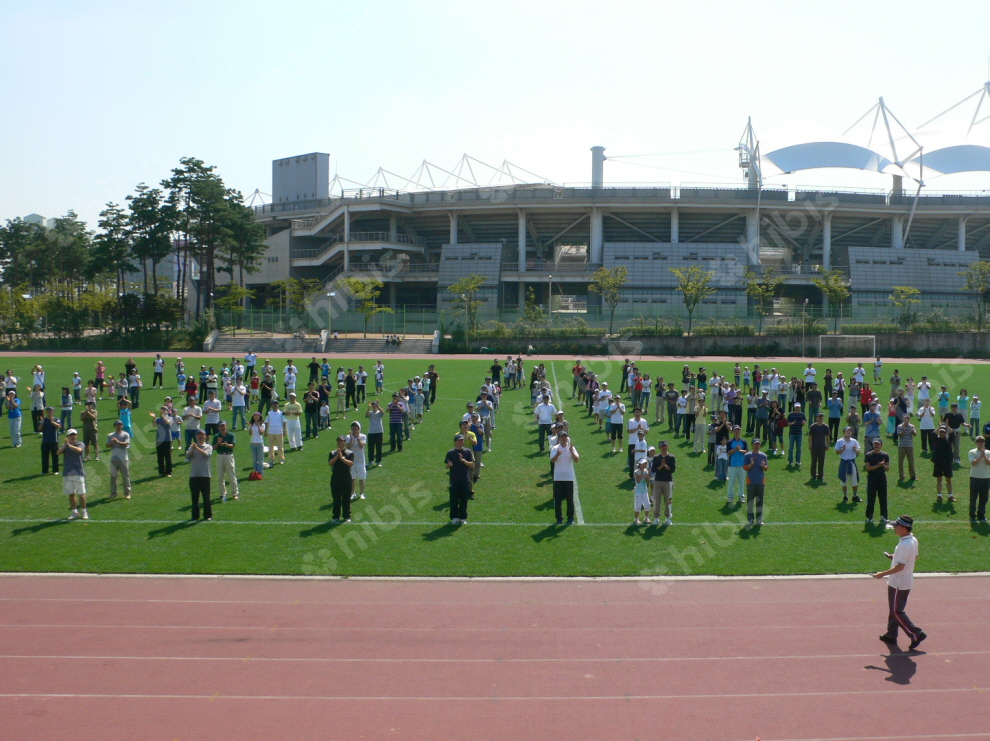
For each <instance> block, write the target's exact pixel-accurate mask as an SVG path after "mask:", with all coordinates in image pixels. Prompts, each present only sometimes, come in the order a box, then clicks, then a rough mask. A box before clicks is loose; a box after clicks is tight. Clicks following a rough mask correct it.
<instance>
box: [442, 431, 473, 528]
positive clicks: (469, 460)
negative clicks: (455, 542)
mask: <svg viewBox="0 0 990 741" xmlns="http://www.w3.org/2000/svg"><path fill="white" fill-rule="evenodd" d="M462 429H463V423H462ZM464 440H465V436H464V435H462V434H460V433H458V434H456V435H454V447H453V448H451V449H450V450H448V451H447V455H446V457H445V458H444V465H445V466H446V467H447V472H448V474H449V476H450V484H449V491H450V524H451V525H460V524H466V523H467V503H468V499H469V498H470V496H471V474H472V473H473V471H474V454H473V453H472V452H471V451H470V450H468V449H467V448H465V447H464Z"/></svg>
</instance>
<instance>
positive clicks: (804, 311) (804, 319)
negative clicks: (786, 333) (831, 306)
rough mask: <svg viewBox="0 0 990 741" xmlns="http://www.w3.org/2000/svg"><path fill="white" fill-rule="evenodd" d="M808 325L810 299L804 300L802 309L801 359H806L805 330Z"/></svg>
mask: <svg viewBox="0 0 990 741" xmlns="http://www.w3.org/2000/svg"><path fill="white" fill-rule="evenodd" d="M807 323H808V299H805V300H804V305H803V306H802V307H801V357H802V358H804V328H805V325H807Z"/></svg>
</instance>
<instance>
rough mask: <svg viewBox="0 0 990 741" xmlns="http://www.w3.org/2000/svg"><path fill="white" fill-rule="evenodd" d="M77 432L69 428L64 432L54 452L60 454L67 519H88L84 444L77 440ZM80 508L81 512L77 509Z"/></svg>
mask: <svg viewBox="0 0 990 741" xmlns="http://www.w3.org/2000/svg"><path fill="white" fill-rule="evenodd" d="M78 435H79V433H78V432H77V431H76V430H69V431H68V432H66V433H65V442H64V443H62V447H60V448H59V449H58V450H57V451H56V454H57V455H60V456H62V492H63V493H64V494H66V495H67V496H68V497H69V519H70V520H75V519H78V518H82V519H83V520H88V519H89V512H88V511H87V509H86V468H85V467H84V466H83V450H84V449H85V446H84V445H83V444H82V443H81V442H79V437H78ZM80 509H82V513H80V512H79V510H80Z"/></svg>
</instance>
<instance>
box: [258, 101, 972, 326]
mask: <svg viewBox="0 0 990 741" xmlns="http://www.w3.org/2000/svg"><path fill="white" fill-rule="evenodd" d="M988 98H990V83H987V84H985V85H984V86H983V87H982V88H981V89H980V90H979V91H977V92H976V93H974V94H973V95H972V96H970V97H969V98H967V99H965V100H964V101H961V102H960V103H959V104H957V106H964V107H968V106H969V105H975V107H976V113H975V114H974V115H973V117H972V120H971V122H970V129H969V130H968V131H966V133H965V135H962V134H960V136H958V137H956V139H955V140H954V142H953V143H951V144H950V145H948V146H940V147H935V148H926V146H928V145H926V146H922V145H921V144H919V140H925V137H924V136H923V134H924V132H925V126H927V125H928V124H930V123H931V122H928V123H927V124H924V125H922V126H921V127H917V128H915V129H913V130H910V131H909V130H907V129H905V128H904V127H903V126H902V125H901V124H900V122H899V121H898V120H897V117H896V116H895V115H894V114H893V112H892V111H891V110H890V109H889V108H888V107H887V105H886V104H885V103H884V101H883V99H882V98H881V99H880V100H879V102H878V103H877V104H876V105H875V106H874V107H873V108H871V109H870V110H869V111H867V113H866V114H864V117H863V118H862V119H860V122H865V124H866V126H867V128H868V127H869V124H870V123H871V122H872V129H870V131H869V137H868V142H867V146H864V145H863V143H862V141H859V142H856V141H853V140H852V139H851V138H850V136H848V134H849V133H850V132H846V135H843V137H837V139H836V141H831V142H822V141H817V142H804V143H798V144H796V145H793V146H788V147H784V148H780V149H776V150H774V151H770V152H768V153H766V154H764V153H762V152H761V146H760V142H759V140H758V139H757V137H756V133H755V130H754V127H753V126H752V125H747V126H746V128H745V131H744V134H743V136H742V138H741V140H740V142H739V144H738V146H737V147H736V148H735V151H736V153H735V154H732V153H731V151H730V150H729V149H728V148H727V150H726V156H734V157H738V161H739V165H740V167H741V168H742V171H743V172H742V177H741V178H740V182H739V185H738V186H736V187H728V186H717V187H715V186H713V187H697V186H692V185H686V184H681V185H670V184H659V185H649V186H647V185H642V186H637V187H614V186H610V185H609V184H608V183H607V182H606V180H605V170H606V168H607V166H608V165H607V157H606V155H605V149H604V147H600V146H596V147H592V149H591V182H590V185H586V186H581V187H572V186H565V185H561V184H557V183H555V182H553V181H552V180H550V179H547V178H545V177H540V176H537V175H535V174H534V173H531V172H529V171H527V170H524V169H522V168H520V167H518V166H516V165H513V164H511V163H509V162H507V161H506V162H503V163H502V164H501V165H498V166H495V165H487V164H485V163H483V162H480V161H479V160H476V159H474V158H472V157H469V156H467V155H465V156H464V157H462V158H461V160H460V161H459V162H458V163H457V165H456V166H454V167H452V168H440V167H438V166H436V165H434V164H432V163H429V162H425V161H424V162H423V164H422V165H421V166H420V167H419V168H418V169H417V170H416V172H414V173H413V174H412V175H411V176H409V177H401V176H399V175H397V174H395V173H393V172H390V171H388V170H385V169H383V168H380V169H379V170H378V171H377V172H376V173H375V175H374V176H373V177H372V178H371V179H370V180H367V181H365V182H363V183H358V182H353V181H348V180H345V179H344V178H342V177H340V176H337V175H331V170H330V156H329V155H328V154H325V153H310V154H306V155H300V156H296V157H289V158H285V159H280V160H276V161H274V162H273V163H272V171H273V173H272V193H271V202H270V203H267V204H263V205H259V206H256V207H255V209H256V216H257V219H258V220H259V221H260V222H262V223H264V224H265V226H266V228H267V233H268V240H267V244H268V248H267V252H266V254H265V257H264V260H263V262H262V270H261V272H260V273H258V274H257V275H255V276H253V280H254V285H250V284H249V287H250V288H254V289H255V290H256V292H257V294H258V296H257V298H256V300H257V301H264V299H265V292H266V290H267V286H268V285H269V284H270V283H272V282H273V281H277V280H280V279H284V278H286V277H290V276H291V277H295V278H309V279H315V280H318V281H320V282H321V283H323V284H325V285H326V286H327V287H328V289H329V288H330V287H331V286H332V285H333V283H334V281H335V280H337V279H339V278H340V277H342V276H347V275H367V274H371V275H374V276H375V277H377V278H379V279H380V280H382V281H383V283H384V290H383V292H382V297H381V301H382V302H384V303H387V304H389V305H390V306H392V307H393V308H399V307H406V308H417V309H421V310H424V311H434V312H442V311H443V310H444V309H446V308H449V306H450V303H451V302H456V300H457V299H458V298H459V297H457V296H455V295H454V294H452V293H451V292H450V291H447V290H445V289H446V288H447V287H449V286H450V285H452V284H454V283H456V282H457V280H459V279H460V278H462V277H464V276H466V275H471V274H476V275H481V276H484V279H485V282H484V285H483V287H482V289H481V291H480V292H479V294H478V298H479V299H480V300H481V301H482V305H481V309H480V312H481V315H482V316H487V317H494V316H496V315H498V314H500V313H508V314H511V313H512V312H519V311H521V310H522V309H523V306H524V303H525V302H526V300H527V297H528V296H530V297H532V298H534V299H535V300H536V301H537V302H539V303H540V304H541V305H546V306H549V307H552V309H553V310H555V311H562V312H571V313H575V314H581V313H582V312H588V313H589V314H594V313H595V312H596V311H600V307H601V299H600V297H598V296H597V295H596V294H594V293H593V292H589V290H588V285H589V281H590V280H591V277H592V275H593V274H594V273H595V271H596V270H597V269H599V268H600V267H603V266H604V267H606V268H612V267H616V266H626V267H628V268H629V280H628V282H627V283H626V285H625V286H624V288H623V289H622V296H621V302H620V307H619V312H620V314H625V315H628V316H632V315H634V314H637V313H652V314H665V315H671V316H676V315H680V314H681V313H682V312H683V301H682V299H681V294H680V293H679V292H677V291H676V290H675V286H676V283H675V280H676V279H675V277H674V275H673V274H672V273H671V271H670V270H669V269H668V268H671V267H678V266H690V265H700V266H702V267H704V268H706V269H709V270H711V271H713V272H714V278H713V283H712V284H713V285H714V286H716V288H717V289H718V290H717V291H716V293H715V294H713V296H711V297H709V299H708V301H707V303H706V304H705V305H703V306H702V307H701V309H700V311H699V315H700V316H702V317H704V316H706V315H707V316H712V315H717V316H720V317H745V316H751V315H752V307H751V306H749V305H748V299H747V296H746V294H745V288H744V285H743V276H744V274H745V272H746V269H747V268H750V269H752V270H754V271H757V272H765V271H767V269H768V268H773V270H774V271H775V272H776V273H777V274H782V275H784V276H785V278H786V282H785V284H784V286H783V288H782V297H781V300H780V302H781V303H789V304H791V305H804V304H805V300H807V302H808V303H807V305H808V306H810V307H819V308H820V307H822V306H823V304H825V299H824V298H823V296H822V294H821V292H820V291H819V289H818V288H816V287H815V285H814V284H813V279H814V278H816V277H818V276H819V274H820V271H821V270H829V269H831V270H840V271H842V272H843V273H844V274H845V275H846V276H847V277H848V279H849V282H850V283H849V285H850V290H851V292H852V295H851V298H850V301H849V311H850V315H852V316H855V315H857V314H860V315H862V316H869V315H871V314H873V312H875V310H876V308H877V307H879V306H884V307H889V295H890V293H891V291H892V290H893V287H894V286H895V285H898V286H913V287H916V288H918V289H920V291H921V299H922V304H921V305H922V307H923V308H926V309H930V308H941V309H943V310H944V311H945V312H946V313H957V312H962V311H964V310H966V309H967V307H968V306H970V305H971V298H970V297H968V296H967V295H966V294H965V293H964V292H962V291H961V288H962V278H960V277H959V275H958V273H959V272H960V271H961V270H963V269H965V267H966V266H967V265H969V264H971V263H972V262H974V261H977V260H981V259H982V260H988V259H990V190H987V191H985V192H980V191H955V192H953V191H948V190H938V191H936V190H933V189H931V188H930V187H929V186H928V185H927V184H926V183H925V178H931V179H934V178H935V177H938V178H939V182H940V183H942V182H950V181H951V176H953V175H955V174H957V173H988V172H990V147H984V146H979V145H975V144H972V143H969V140H968V138H967V137H968V136H969V135H970V133H971V132H972V131H973V129H974V127H975V126H978V124H979V123H981V122H982V121H983V120H985V119H980V118H979V111H980V106H982V105H985V104H986V103H987V100H986V99H988ZM974 100H975V102H974ZM955 108H956V106H953V109H955ZM953 109H950V110H953ZM940 115H941V114H940ZM936 119H938V117H936ZM933 120H935V119H933ZM860 122H857V123H860ZM854 126H855V125H854ZM860 129H862V126H861V127H860ZM861 138H862V137H861ZM925 141H927V140H925ZM878 142H879V143H882V146H879V145H878ZM823 168H845V169H849V170H854V171H855V170H858V171H860V172H866V173H873V176H874V177H876V178H877V182H878V184H879V185H882V186H883V187H880V188H876V189H874V190H868V189H856V190H854V189H845V188H809V189H803V188H794V187H784V186H780V185H773V184H768V182H765V180H764V173H770V172H771V171H773V172H774V173H792V172H799V171H803V170H817V169H823ZM943 178H945V179H943ZM530 289H532V291H530Z"/></svg>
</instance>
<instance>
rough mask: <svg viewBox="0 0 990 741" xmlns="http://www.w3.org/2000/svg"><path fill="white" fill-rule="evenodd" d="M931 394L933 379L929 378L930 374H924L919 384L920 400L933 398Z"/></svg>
mask: <svg viewBox="0 0 990 741" xmlns="http://www.w3.org/2000/svg"><path fill="white" fill-rule="evenodd" d="M931 394H932V384H931V381H929V380H928V376H922V377H921V383H919V384H918V401H919V402H923V401H924V400H925V399H931Z"/></svg>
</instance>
